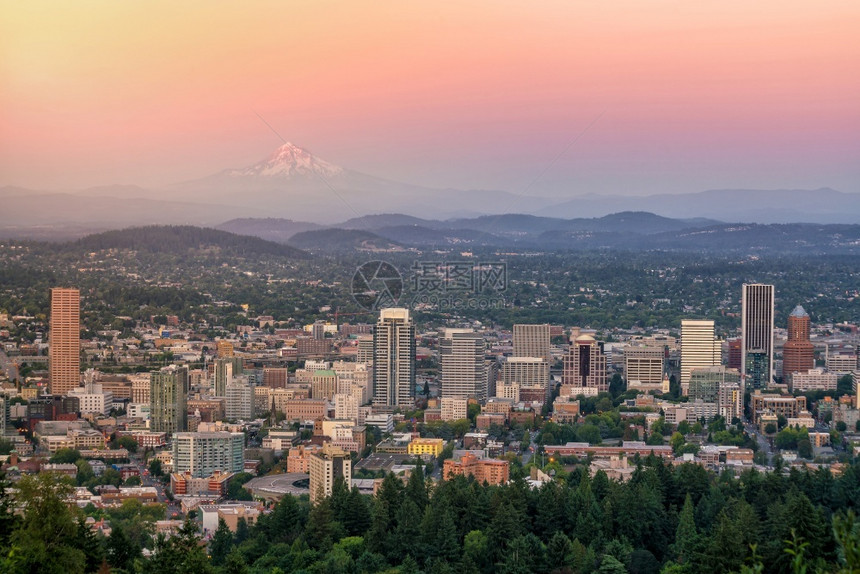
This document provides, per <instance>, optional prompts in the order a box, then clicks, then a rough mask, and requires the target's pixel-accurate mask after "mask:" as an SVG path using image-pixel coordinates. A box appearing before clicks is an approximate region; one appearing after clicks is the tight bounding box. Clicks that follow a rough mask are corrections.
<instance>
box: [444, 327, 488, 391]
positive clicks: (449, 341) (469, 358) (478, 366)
mask: <svg viewBox="0 0 860 574" xmlns="http://www.w3.org/2000/svg"><path fill="white" fill-rule="evenodd" d="M484 349H485V343H484V338H483V337H482V336H481V335H479V334H478V333H475V332H473V331H472V330H471V329H446V330H445V335H444V336H443V337H442V339H441V341H440V342H439V361H440V364H441V371H442V372H441V375H442V397H447V398H458V399H468V398H470V397H474V398H477V399H478V400H483V399H486V398H487V376H486V374H485V372H484Z"/></svg>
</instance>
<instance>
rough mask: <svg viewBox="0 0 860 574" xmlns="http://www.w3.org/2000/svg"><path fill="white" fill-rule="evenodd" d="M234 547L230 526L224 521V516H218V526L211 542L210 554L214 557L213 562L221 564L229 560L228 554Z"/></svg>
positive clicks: (216, 564) (217, 564)
mask: <svg viewBox="0 0 860 574" xmlns="http://www.w3.org/2000/svg"><path fill="white" fill-rule="evenodd" d="M232 549H233V533H232V532H230V527H228V526H227V523H226V522H224V519H223V518H218V528H216V529H215V533H214V534H213V535H212V541H211V542H209V556H210V557H211V558H212V564H214V565H215V566H221V565H223V564H224V562H225V561H226V560H227V555H228V554H230V551H231V550H232Z"/></svg>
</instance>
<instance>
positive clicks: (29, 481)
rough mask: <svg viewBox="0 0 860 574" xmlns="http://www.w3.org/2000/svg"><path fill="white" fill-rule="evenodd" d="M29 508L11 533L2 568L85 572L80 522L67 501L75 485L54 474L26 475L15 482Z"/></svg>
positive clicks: (20, 499)
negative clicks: (78, 542)
mask: <svg viewBox="0 0 860 574" xmlns="http://www.w3.org/2000/svg"><path fill="white" fill-rule="evenodd" d="M15 486H16V488H17V489H18V494H17V497H16V500H17V501H18V503H19V504H20V505H21V506H22V507H23V508H24V509H25V510H26V512H25V513H24V517H23V520H22V521H21V523H20V524H19V526H18V528H17V529H16V530H15V531H14V532H13V533H12V536H11V539H10V542H11V549H10V551H9V553H8V556H7V558H6V560H5V561H4V562H3V563H0V566H1V567H0V571H3V572H9V573H18V572H21V573H25V572H40V573H45V574H53V573H56V574H67V573H68V572H86V565H87V556H86V554H85V553H84V551H83V550H82V549H80V548H78V547H77V546H76V544H77V537H78V523H77V522H76V520H75V516H74V514H73V513H72V511H71V510H70V508H69V506H68V504H67V503H66V501H67V500H68V497H69V496H70V495H71V492H72V487H71V485H70V484H69V483H68V482H66V481H65V480H63V479H61V478H60V477H58V476H57V475H56V474H54V473H50V472H43V473H40V474H37V475H35V476H25V477H22V478H21V480H19V481H18V483H17V484H16V485H15Z"/></svg>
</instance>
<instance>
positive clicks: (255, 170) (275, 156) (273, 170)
mask: <svg viewBox="0 0 860 574" xmlns="http://www.w3.org/2000/svg"><path fill="white" fill-rule="evenodd" d="M343 171H344V169H343V168H342V167H340V166H337V165H334V164H331V163H329V162H327V161H325V160H322V159H320V158H318V157H316V156H315V155H313V154H312V153H310V152H309V151H308V150H306V149H304V148H301V147H299V146H297V145H295V144H292V143H290V142H287V143H285V144H284V145H282V146H281V147H279V148H278V149H276V150H275V151H273V152H272V154H271V155H270V156H269V157H268V158H266V159H265V160H263V161H261V162H258V163H255V164H254V165H252V166H250V167H246V168H244V169H233V170H227V173H228V174H229V175H230V176H232V177H270V178H275V177H277V178H292V177H297V176H309V175H319V176H323V177H334V176H337V175H340V174H341V173H343Z"/></svg>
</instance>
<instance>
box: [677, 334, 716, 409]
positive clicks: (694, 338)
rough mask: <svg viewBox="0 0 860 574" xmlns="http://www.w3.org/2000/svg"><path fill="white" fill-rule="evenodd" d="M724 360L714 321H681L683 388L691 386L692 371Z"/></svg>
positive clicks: (684, 389) (686, 388)
mask: <svg viewBox="0 0 860 574" xmlns="http://www.w3.org/2000/svg"><path fill="white" fill-rule="evenodd" d="M721 362H722V349H721V345H720V343H719V341H717V340H716V338H715V337H714V322H713V321H710V320H702V321H699V320H693V319H683V320H682V321H681V389H682V391H684V394H687V392H686V391H687V390H688V389H689V388H690V372H691V371H692V370H693V369H706V368H708V367H713V366H716V365H719V364H720V363H721Z"/></svg>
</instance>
